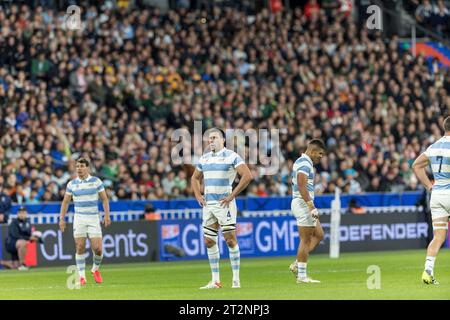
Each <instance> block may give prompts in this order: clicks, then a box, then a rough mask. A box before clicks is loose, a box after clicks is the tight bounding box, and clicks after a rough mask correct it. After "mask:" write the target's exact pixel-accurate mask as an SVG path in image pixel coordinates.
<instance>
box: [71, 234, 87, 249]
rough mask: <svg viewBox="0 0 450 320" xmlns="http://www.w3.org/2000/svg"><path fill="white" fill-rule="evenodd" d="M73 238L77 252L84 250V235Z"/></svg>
mask: <svg viewBox="0 0 450 320" xmlns="http://www.w3.org/2000/svg"><path fill="white" fill-rule="evenodd" d="M74 239H75V247H76V249H77V252H84V250H85V249H86V237H75V238H74Z"/></svg>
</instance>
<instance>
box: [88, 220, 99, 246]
mask: <svg viewBox="0 0 450 320" xmlns="http://www.w3.org/2000/svg"><path fill="white" fill-rule="evenodd" d="M87 235H88V237H89V239H94V238H102V227H101V225H100V219H98V218H91V219H90V221H89V222H88V223H87ZM91 242H92V241H91Z"/></svg>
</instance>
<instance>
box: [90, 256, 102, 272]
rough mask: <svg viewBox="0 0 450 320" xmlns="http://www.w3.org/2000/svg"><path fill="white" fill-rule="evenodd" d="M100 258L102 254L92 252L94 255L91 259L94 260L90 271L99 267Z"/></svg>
mask: <svg viewBox="0 0 450 320" xmlns="http://www.w3.org/2000/svg"><path fill="white" fill-rule="evenodd" d="M102 259H103V254H102V255H101V256H97V255H95V254H94V257H93V259H92V260H93V262H94V264H93V266H92V272H95V271H97V270H98V268H100V263H102Z"/></svg>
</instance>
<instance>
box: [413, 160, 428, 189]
mask: <svg viewBox="0 0 450 320" xmlns="http://www.w3.org/2000/svg"><path fill="white" fill-rule="evenodd" d="M429 164H430V160H429V159H428V157H427V155H426V154H425V153H422V154H421V155H420V156H418V157H417V159H416V160H415V161H414V163H413V164H412V169H413V171H414V173H415V175H416V176H417V179H419V181H420V182H421V183H422V184H423V185H424V187H425V188H426V189H427V190H429V191H430V190H431V188H432V187H433V184H432V183H431V181H430V179H429V178H428V175H427V173H426V171H425V169H426V167H427V166H428V165H429Z"/></svg>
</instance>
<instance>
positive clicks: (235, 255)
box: [228, 244, 241, 281]
mask: <svg viewBox="0 0 450 320" xmlns="http://www.w3.org/2000/svg"><path fill="white" fill-rule="evenodd" d="M228 250H229V252H230V262H231V269H232V270H233V281H239V268H240V265H241V252H240V251H239V245H238V244H236V246H235V247H234V248H230V247H228Z"/></svg>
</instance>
